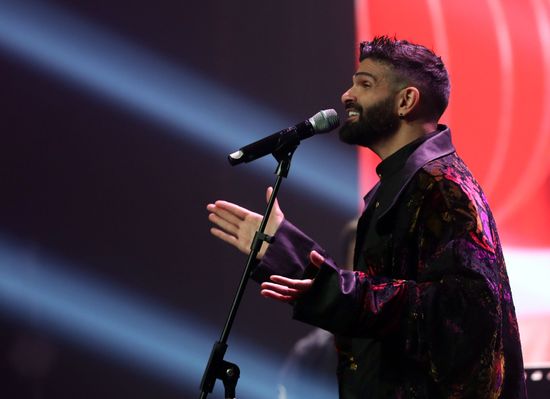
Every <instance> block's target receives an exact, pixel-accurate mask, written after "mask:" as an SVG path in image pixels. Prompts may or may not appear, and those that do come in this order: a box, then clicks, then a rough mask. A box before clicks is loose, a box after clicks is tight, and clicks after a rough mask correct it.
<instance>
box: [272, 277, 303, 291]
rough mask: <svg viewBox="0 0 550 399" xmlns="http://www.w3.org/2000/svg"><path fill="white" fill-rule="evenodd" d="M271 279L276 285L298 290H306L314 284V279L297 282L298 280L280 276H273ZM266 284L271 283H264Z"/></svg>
mask: <svg viewBox="0 0 550 399" xmlns="http://www.w3.org/2000/svg"><path fill="white" fill-rule="evenodd" d="M269 279H270V280H271V281H273V282H274V283H276V284H280V285H284V286H287V287H290V288H294V289H297V290H305V289H307V288H309V287H311V285H312V284H313V280H312V279H304V280H296V279H291V278H288V277H283V276H278V275H273V276H271V277H270V278H269ZM264 284H269V283H264Z"/></svg>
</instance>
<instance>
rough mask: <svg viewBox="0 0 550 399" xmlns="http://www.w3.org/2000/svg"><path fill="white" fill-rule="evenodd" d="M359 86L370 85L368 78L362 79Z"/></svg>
mask: <svg viewBox="0 0 550 399" xmlns="http://www.w3.org/2000/svg"><path fill="white" fill-rule="evenodd" d="M360 85H361V87H366V88H368V87H372V85H371V83H370V82H369V81H368V80H364V81H362V82H361V83H360Z"/></svg>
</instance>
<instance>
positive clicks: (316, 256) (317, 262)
mask: <svg viewBox="0 0 550 399" xmlns="http://www.w3.org/2000/svg"><path fill="white" fill-rule="evenodd" d="M309 260H310V261H311V263H312V264H313V265H314V266H317V267H321V265H322V264H323V263H325V258H324V257H323V255H321V254H320V253H319V252H317V251H311V252H310V253H309Z"/></svg>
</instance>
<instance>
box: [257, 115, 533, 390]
mask: <svg viewBox="0 0 550 399" xmlns="http://www.w3.org/2000/svg"><path fill="white" fill-rule="evenodd" d="M440 130H441V131H440V132H439V133H437V134H435V135H434V136H432V137H430V138H429V139H428V140H426V141H425V142H423V143H422V144H421V145H420V146H419V147H418V148H417V149H416V150H415V151H414V152H413V153H412V155H410V156H409V158H408V159H407V161H406V163H405V166H404V167H403V168H402V169H401V170H399V171H398V173H397V174H395V175H394V176H393V177H392V178H394V179H397V181H394V182H393V183H394V184H392V185H391V186H392V187H393V190H394V192H392V193H391V196H390V197H391V201H388V202H387V203H386V204H385V205H384V206H385V208H384V209H380V210H378V212H376V214H377V215H378V217H377V218H376V220H371V221H365V220H363V221H362V222H361V221H360V224H359V226H358V237H357V244H356V254H355V270H353V271H348V270H342V269H340V268H338V267H337V266H336V265H335V263H334V262H333V261H332V260H331V259H330V258H327V259H326V261H325V263H324V264H323V265H322V266H321V267H320V268H319V269H317V268H316V267H314V266H312V265H310V264H309V260H308V259H309V258H308V257H309V252H310V251H311V250H313V249H315V250H317V251H319V252H321V253H323V250H322V248H321V247H320V246H319V245H318V244H316V243H315V242H314V241H313V240H312V239H311V238H309V237H308V236H306V235H305V234H304V233H302V232H301V231H299V230H298V229H297V228H296V227H294V226H293V225H292V224H291V223H289V222H288V221H286V220H285V221H283V223H282V224H281V226H280V227H279V229H278V231H277V233H276V234H275V236H274V241H273V242H272V243H271V244H270V246H269V247H268V249H267V252H266V254H265V255H264V257H263V259H262V261H261V262H260V263H259V265H258V267H257V268H256V270H255V272H254V274H253V277H254V278H255V279H256V280H258V281H264V280H266V279H268V278H269V275H272V274H279V275H284V276H288V277H292V278H313V277H314V283H313V286H312V287H311V289H310V290H309V291H308V292H307V293H306V294H305V295H303V296H302V297H301V298H300V299H299V300H297V301H296V302H295V303H294V305H293V306H294V309H293V312H294V318H295V319H297V320H300V321H303V322H306V323H309V324H312V325H315V326H318V327H321V328H324V329H326V330H328V331H330V332H332V333H334V334H336V335H337V337H338V339H337V341H338V343H339V344H338V346H339V350H340V353H339V358H340V364H339V370H338V377H339V390H340V397H341V398H343V399H352V398H362V399H363V398H476V399H485V398H487V399H489V398H506V399H508V398H509V399H512V398H514V399H516V398H525V397H526V393H525V382H524V371H523V361H522V355H521V347H520V341H519V333H518V326H517V322H516V317H515V310H514V305H513V302H512V295H511V291H510V286H509V282H508V276H507V274H506V268H505V264H504V259H503V256H502V250H501V245H500V242H499V238H498V235H497V231H496V226H495V222H494V219H493V216H492V214H491V211H490V209H489V206H488V204H487V201H486V198H485V196H484V194H483V192H482V190H481V188H480V186H479V185H478V183H477V182H476V180H475V179H474V177H473V176H472V174H471V173H470V172H469V170H468V168H467V167H466V166H465V164H464V162H463V161H462V160H461V158H460V157H459V156H458V155H457V154H456V151H455V149H454V147H453V145H452V143H451V136H450V131H449V129H447V128H446V127H444V126H440ZM395 183H397V184H395ZM378 186H379V184H378V185H377V186H375V187H374V188H373V189H372V190H371V191H370V192H369V193H368V194H367V196H366V197H365V202H366V209H369V206H373V204H372V199H373V198H375V197H376V192H377V189H378ZM386 194H387V193H386ZM362 219H365V216H363V218H362ZM361 223H367V224H368V223H375V228H376V230H377V233H378V235H379V236H380V240H379V241H378V242H377V244H376V248H368V246H367V247H365V246H364V245H363V240H364V235H365V231H364V230H365V229H364V228H362V226H361ZM357 265H361V267H360V268H359V269H358V267H357ZM357 376H359V377H360V378H357Z"/></svg>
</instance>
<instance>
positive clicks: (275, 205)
mask: <svg viewBox="0 0 550 399" xmlns="http://www.w3.org/2000/svg"><path fill="white" fill-rule="evenodd" d="M272 193H273V187H271V186H269V187H268V188H267V190H266V192H265V200H266V202H269V199H270V198H271V194H272ZM273 210H274V211H275V212H276V213H277V212H280V211H281V207H280V206H279V201H278V200H277V198H275V202H274V203H273Z"/></svg>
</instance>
